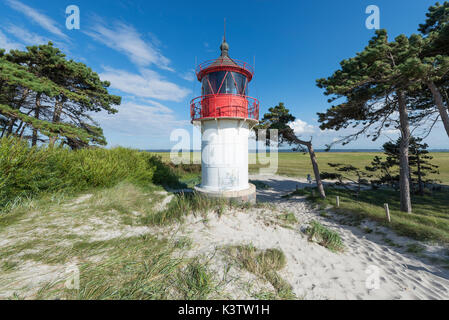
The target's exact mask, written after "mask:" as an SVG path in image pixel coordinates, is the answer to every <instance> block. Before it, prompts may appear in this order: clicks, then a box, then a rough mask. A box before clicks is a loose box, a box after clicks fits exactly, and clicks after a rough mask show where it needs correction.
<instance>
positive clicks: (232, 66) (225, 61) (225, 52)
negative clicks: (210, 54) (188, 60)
mask: <svg viewBox="0 0 449 320" xmlns="http://www.w3.org/2000/svg"><path fill="white" fill-rule="evenodd" d="M220 50H221V54H220V56H219V57H218V58H217V59H215V60H209V61H206V62H203V63H202V64H200V65H198V67H197V68H196V74H197V76H198V80H200V81H201V79H202V78H203V76H204V75H205V74H208V73H209V72H214V71H222V70H227V71H236V72H240V73H244V74H245V75H246V76H247V78H248V80H249V81H251V79H252V77H253V74H254V70H253V68H252V67H251V66H250V65H249V64H247V63H245V62H242V61H238V60H236V59H231V57H230V56H229V44H228V43H227V42H226V35H225V36H224V37H223V42H222V43H221V45H220Z"/></svg>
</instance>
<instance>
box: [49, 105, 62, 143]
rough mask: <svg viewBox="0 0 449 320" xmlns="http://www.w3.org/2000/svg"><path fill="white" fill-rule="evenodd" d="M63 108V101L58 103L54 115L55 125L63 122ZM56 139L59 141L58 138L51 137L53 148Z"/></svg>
mask: <svg viewBox="0 0 449 320" xmlns="http://www.w3.org/2000/svg"><path fill="white" fill-rule="evenodd" d="M62 106H63V102H62V101H58V102H56V104H55V111H54V113H53V123H58V122H59V121H61V114H62ZM56 139H57V136H51V137H50V140H49V146H50V147H53V146H54V145H55V142H56Z"/></svg>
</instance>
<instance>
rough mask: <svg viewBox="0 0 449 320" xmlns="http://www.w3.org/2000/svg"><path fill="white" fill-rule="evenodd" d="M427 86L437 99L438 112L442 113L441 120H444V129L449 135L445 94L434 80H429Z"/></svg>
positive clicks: (448, 117)
mask: <svg viewBox="0 0 449 320" xmlns="http://www.w3.org/2000/svg"><path fill="white" fill-rule="evenodd" d="M427 86H428V87H429V89H430V91H431V92H432V95H433V99H434V100H435V104H436V106H437V108H438V112H439V113H440V117H441V120H442V121H443V126H444V129H445V130H446V133H447V136H448V137H449V114H448V111H447V108H445V106H444V102H443V96H442V95H441V92H440V90H439V89H438V87H437V86H436V85H435V83H434V82H433V81H429V82H427Z"/></svg>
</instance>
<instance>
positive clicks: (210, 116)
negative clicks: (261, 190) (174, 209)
mask: <svg viewBox="0 0 449 320" xmlns="http://www.w3.org/2000/svg"><path fill="white" fill-rule="evenodd" d="M220 50H221V55H220V56H219V57H218V58H217V59H214V60H209V61H206V62H203V63H201V64H200V65H198V67H197V68H196V75H197V78H198V81H200V82H201V96H200V97H198V98H196V99H193V100H192V102H191V104H190V113H191V118H192V123H193V124H194V125H196V126H199V127H200V128H201V166H202V172H201V176H202V182H201V185H199V186H197V187H195V190H196V191H197V192H198V193H200V194H203V195H205V196H208V197H218V198H226V199H229V200H234V201H240V202H251V203H254V202H256V187H255V186H254V185H252V184H250V183H249V181H248V138H249V133H250V130H252V128H253V127H254V126H255V125H256V124H257V123H258V120H259V101H258V100H257V99H254V98H251V97H250V96H249V95H248V88H249V83H250V82H251V80H252V79H253V76H254V69H253V68H252V67H251V66H250V65H248V64H247V63H245V62H242V61H239V60H236V59H232V58H231V57H230V56H229V45H228V43H227V42H226V34H225V36H224V37H223V42H222V44H221V46H220Z"/></svg>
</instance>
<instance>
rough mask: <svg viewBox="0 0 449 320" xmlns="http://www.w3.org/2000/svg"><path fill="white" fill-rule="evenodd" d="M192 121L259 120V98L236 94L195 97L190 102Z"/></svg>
mask: <svg viewBox="0 0 449 320" xmlns="http://www.w3.org/2000/svg"><path fill="white" fill-rule="evenodd" d="M190 116H191V118H192V121H196V120H201V119H206V118H243V119H251V120H256V121H258V120H259V100H257V99H255V98H252V97H248V96H242V95H236V94H216V95H207V96H201V97H198V98H195V99H193V100H192V102H191V103H190Z"/></svg>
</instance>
